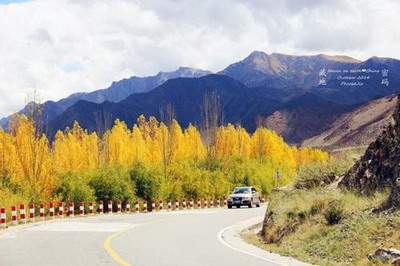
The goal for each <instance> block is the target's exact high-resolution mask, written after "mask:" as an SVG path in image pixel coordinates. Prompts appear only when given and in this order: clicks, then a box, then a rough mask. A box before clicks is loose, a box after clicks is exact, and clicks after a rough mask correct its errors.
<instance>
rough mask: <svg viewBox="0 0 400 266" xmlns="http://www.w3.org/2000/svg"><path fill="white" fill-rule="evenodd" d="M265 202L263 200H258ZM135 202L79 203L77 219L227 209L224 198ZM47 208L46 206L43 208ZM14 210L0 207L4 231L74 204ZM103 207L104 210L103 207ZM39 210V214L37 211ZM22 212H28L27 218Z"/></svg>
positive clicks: (65, 211)
mask: <svg viewBox="0 0 400 266" xmlns="http://www.w3.org/2000/svg"><path fill="white" fill-rule="evenodd" d="M262 202H265V199H264V198H263V199H262ZM165 203H166V205H164V201H162V200H161V201H136V202H135V203H134V208H133V209H132V208H131V203H130V202H129V201H125V202H122V201H112V200H109V201H107V204H106V203H105V202H103V201H99V202H80V203H79V207H78V208H77V211H78V212H77V213H79V216H80V217H85V216H94V215H105V214H107V215H112V214H115V213H116V214H129V213H130V214H134V213H148V212H158V211H177V210H185V209H205V208H216V207H225V206H227V200H226V199H198V200H196V201H195V200H193V199H190V200H188V201H187V200H186V199H183V200H178V201H166V202H165ZM46 206H47V207H46ZM18 207H19V208H17V206H16V205H13V206H11V208H10V211H11V212H10V213H11V215H10V217H11V219H7V213H6V212H7V210H6V208H4V207H0V228H6V227H8V226H11V225H18V224H26V223H34V222H35V221H37V219H36V218H37V217H38V218H40V219H39V220H40V221H46V220H53V219H63V218H65V217H74V216H75V211H76V210H75V205H74V202H50V203H48V204H44V203H40V205H39V208H35V204H34V203H30V204H29V205H28V208H27V209H26V207H25V204H23V203H21V204H19V206H18ZM106 207H107V208H106ZM38 211H39V212H38ZM26 213H29V219H27V216H26Z"/></svg>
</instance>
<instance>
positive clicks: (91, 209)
mask: <svg viewBox="0 0 400 266" xmlns="http://www.w3.org/2000/svg"><path fill="white" fill-rule="evenodd" d="M93 209H94V206H93V202H89V215H93Z"/></svg>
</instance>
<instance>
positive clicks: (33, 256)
mask: <svg viewBox="0 0 400 266" xmlns="http://www.w3.org/2000/svg"><path fill="white" fill-rule="evenodd" d="M264 213H265V206H262V207H261V208H253V209H249V208H242V209H231V210H228V209H222V208H220V209H202V210H184V211H176V212H158V213H148V214H130V215H117V214H114V215H103V216H95V217H85V218H72V219H63V220H54V221H51V222H45V223H38V224H33V225H30V226H26V227H20V226H19V227H14V228H9V229H8V230H6V231H3V232H0V265H1V266H3V265H85V266H86V265H134V266H140V265H143V266H157V265H163V266H164V265H171V266H179V265H182V266H200V265H201V266H205V265H229V266H243V265H246V266H251V265H254V266H258V265H282V264H279V263H278V264H276V263H274V262H273V261H268V260H266V259H262V258H261V257H257V256H252V255H251V254H246V252H240V250H238V249H236V248H232V246H231V244H229V243H224V242H225V240H224V235H222V233H223V232H225V231H224V230H225V229H227V228H228V227H229V226H231V225H233V224H236V223H238V222H240V221H245V220H248V219H250V218H254V217H261V216H262V215H263V214H264Z"/></svg>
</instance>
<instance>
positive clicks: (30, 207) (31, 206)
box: [29, 203, 35, 223]
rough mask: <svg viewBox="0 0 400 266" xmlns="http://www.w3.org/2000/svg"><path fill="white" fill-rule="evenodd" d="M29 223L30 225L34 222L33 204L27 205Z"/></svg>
mask: <svg viewBox="0 0 400 266" xmlns="http://www.w3.org/2000/svg"><path fill="white" fill-rule="evenodd" d="M29 221H30V222H31V223H34V222H35V204H33V203H29Z"/></svg>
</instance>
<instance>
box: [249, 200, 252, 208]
mask: <svg viewBox="0 0 400 266" xmlns="http://www.w3.org/2000/svg"><path fill="white" fill-rule="evenodd" d="M249 208H253V200H251V202H250V204H249Z"/></svg>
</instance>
